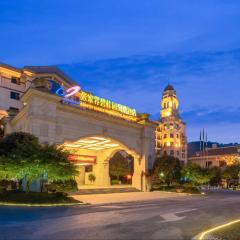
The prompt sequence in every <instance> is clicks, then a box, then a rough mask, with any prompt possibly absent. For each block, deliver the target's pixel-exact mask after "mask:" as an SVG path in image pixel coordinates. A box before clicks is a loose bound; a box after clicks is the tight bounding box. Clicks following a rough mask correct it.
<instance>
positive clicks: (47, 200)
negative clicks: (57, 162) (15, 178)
mask: <svg viewBox="0 0 240 240" xmlns="http://www.w3.org/2000/svg"><path fill="white" fill-rule="evenodd" d="M1 203H3V204H4V203H5V204H6V203H9V204H33V205H34V204H36V205H37V204H43V205H44V204H74V203H76V204H77V203H81V202H80V201H78V200H76V199H74V198H72V197H70V196H68V195H67V194H66V193H60V192H58V193H38V192H29V193H25V192H4V193H0V204H1Z"/></svg>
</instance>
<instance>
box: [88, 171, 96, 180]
mask: <svg viewBox="0 0 240 240" xmlns="http://www.w3.org/2000/svg"><path fill="white" fill-rule="evenodd" d="M88 180H89V181H90V182H95V180H96V177H95V175H94V174H92V173H91V174H89V175H88Z"/></svg>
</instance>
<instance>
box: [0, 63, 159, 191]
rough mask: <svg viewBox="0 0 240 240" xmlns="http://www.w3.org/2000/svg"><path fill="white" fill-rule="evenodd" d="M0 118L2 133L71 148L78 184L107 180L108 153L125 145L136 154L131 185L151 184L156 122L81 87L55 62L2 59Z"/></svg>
mask: <svg viewBox="0 0 240 240" xmlns="http://www.w3.org/2000/svg"><path fill="white" fill-rule="evenodd" d="M0 124H1V129H3V127H4V131H5V134H8V133H12V132H17V131H22V132H27V133H31V134H34V135H35V136H37V137H38V138H39V141H40V142H48V143H50V144H57V145H58V146H63V147H64V148H66V149H67V150H68V151H70V153H71V155H70V156H69V160H70V161H72V162H73V163H74V164H76V165H77V166H78V168H79V176H78V177H77V178H76V180H77V183H78V186H79V187H81V186H82V185H93V186H96V187H97V186H109V185H110V176H109V164H110V161H111V158H112V157H113V156H114V155H115V154H116V153H118V152H120V151H121V152H123V151H124V152H126V153H127V154H128V155H131V156H132V157H133V159H134V162H133V167H134V172H133V175H132V186H133V187H135V188H137V189H139V190H141V191H148V190H149V189H150V184H151V182H150V178H149V177H148V173H149V170H150V169H151V168H152V166H153V162H154V159H155V130H156V127H157V125H158V123H157V122H155V121H151V120H149V118H148V114H140V113H137V111H136V110H135V109H133V108H130V107H127V106H124V105H122V104H119V103H115V102H113V101H110V100H108V99H104V98H101V97H98V96H94V95H93V94H91V93H89V92H87V91H85V90H83V89H82V88H81V87H80V86H78V84H76V83H75V82H74V81H72V80H71V79H70V78H69V77H68V76H66V75H65V74H64V73H63V72H62V71H60V70H59V69H58V68H56V67H49V66H46V67H36V66H35V67H32V66H26V67H23V68H21V69H19V68H15V67H12V66H9V65H6V64H0ZM90 174H93V175H95V181H90V179H89V175H90Z"/></svg>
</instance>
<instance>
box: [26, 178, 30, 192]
mask: <svg viewBox="0 0 240 240" xmlns="http://www.w3.org/2000/svg"><path fill="white" fill-rule="evenodd" d="M30 184H31V181H30V180H28V179H27V181H26V192H27V193H29V190H30Z"/></svg>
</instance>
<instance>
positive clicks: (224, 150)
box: [188, 144, 240, 168]
mask: <svg viewBox="0 0 240 240" xmlns="http://www.w3.org/2000/svg"><path fill="white" fill-rule="evenodd" d="M188 162H191V163H195V164H198V165H200V166H201V167H206V168H210V167H225V166H227V165H232V164H234V163H239V162H240V145H236V146H229V147H217V145H216V144H213V146H212V148H206V149H205V150H204V151H197V152H195V153H192V154H191V155H189V156H188Z"/></svg>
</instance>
